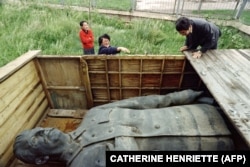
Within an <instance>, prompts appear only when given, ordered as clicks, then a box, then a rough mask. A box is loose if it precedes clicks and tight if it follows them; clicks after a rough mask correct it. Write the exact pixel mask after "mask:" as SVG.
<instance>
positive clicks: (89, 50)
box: [79, 21, 95, 55]
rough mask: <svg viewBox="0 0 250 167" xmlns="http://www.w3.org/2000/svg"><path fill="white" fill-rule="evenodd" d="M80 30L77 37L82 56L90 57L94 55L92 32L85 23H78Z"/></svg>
mask: <svg viewBox="0 0 250 167" xmlns="http://www.w3.org/2000/svg"><path fill="white" fill-rule="evenodd" d="M80 27H81V30H80V32H79V37H80V40H81V43H82V48H83V54H85V55H90V54H95V49H94V35H93V32H92V30H91V29H90V28H89V25H88V23H87V22H86V21H81V22H80Z"/></svg>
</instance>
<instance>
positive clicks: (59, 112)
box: [48, 109, 88, 119]
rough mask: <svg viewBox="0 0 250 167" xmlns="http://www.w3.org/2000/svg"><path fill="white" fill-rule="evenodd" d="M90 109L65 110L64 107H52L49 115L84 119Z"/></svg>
mask: <svg viewBox="0 0 250 167" xmlns="http://www.w3.org/2000/svg"><path fill="white" fill-rule="evenodd" d="M87 111H88V110H64V109H50V111H49V112H48V116H51V117H58V118H60V117H63V118H78V119H82V118H83V117H84V116H85V114H86V113H87Z"/></svg>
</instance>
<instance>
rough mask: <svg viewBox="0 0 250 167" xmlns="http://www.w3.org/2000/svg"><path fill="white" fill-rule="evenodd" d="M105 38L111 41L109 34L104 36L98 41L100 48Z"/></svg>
mask: <svg viewBox="0 0 250 167" xmlns="http://www.w3.org/2000/svg"><path fill="white" fill-rule="evenodd" d="M103 38H105V39H108V40H109V41H110V36H109V35H108V34H103V35H102V36H100V37H99V39H98V43H99V46H101V44H102V40H103Z"/></svg>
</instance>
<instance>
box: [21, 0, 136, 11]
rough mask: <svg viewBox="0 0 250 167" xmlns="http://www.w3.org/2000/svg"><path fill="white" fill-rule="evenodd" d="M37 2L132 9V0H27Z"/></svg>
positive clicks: (122, 9) (27, 0) (123, 9)
mask: <svg viewBox="0 0 250 167" xmlns="http://www.w3.org/2000/svg"><path fill="white" fill-rule="evenodd" d="M25 1H26V2H35V3H38V2H40V3H52V4H61V5H73V6H84V7H95V8H99V9H115V10H121V11H129V10H131V6H132V4H131V3H132V0H25Z"/></svg>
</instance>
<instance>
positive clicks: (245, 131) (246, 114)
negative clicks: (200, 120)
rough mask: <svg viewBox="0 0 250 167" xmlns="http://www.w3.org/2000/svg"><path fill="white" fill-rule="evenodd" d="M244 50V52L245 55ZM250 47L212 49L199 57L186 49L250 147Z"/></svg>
mask: <svg viewBox="0 0 250 167" xmlns="http://www.w3.org/2000/svg"><path fill="white" fill-rule="evenodd" d="M243 53H245V55H243ZM249 53H250V50H234V49H231V50H210V51H208V52H207V53H205V54H204V55H203V56H202V57H201V58H200V59H194V58H193V57H192V53H191V52H184V54H185V55H186V57H187V59H188V60H189V61H190V63H191V64H192V66H193V67H194V69H195V70H196V72H197V74H199V76H200V78H201V79H202V80H203V82H204V84H205V85H206V87H207V88H208V90H209V91H210V93H211V94H212V95H213V97H214V98H215V99H216V101H217V103H218V104H219V105H220V107H221V108H222V109H223V111H224V113H225V115H226V116H227V117H228V119H229V121H230V122H231V123H230V124H231V125H233V126H234V127H235V129H236V130H237V131H238V133H239V134H240V135H241V136H242V137H243V138H244V140H245V142H246V144H247V146H248V149H249V148H250V86H249V85H250V78H249V75H250V61H249V60H248V59H247V58H246V57H249Z"/></svg>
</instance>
